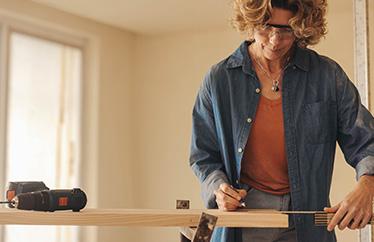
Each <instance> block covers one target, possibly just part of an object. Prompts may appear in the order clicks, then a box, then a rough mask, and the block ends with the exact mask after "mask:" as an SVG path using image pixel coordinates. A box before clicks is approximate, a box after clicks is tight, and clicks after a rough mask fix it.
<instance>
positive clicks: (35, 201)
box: [10, 188, 87, 212]
mask: <svg viewBox="0 0 374 242" xmlns="http://www.w3.org/2000/svg"><path fill="white" fill-rule="evenodd" d="M10 203H11V204H12V205H13V206H14V207H15V208H18V209H22V210H34V211H49V212H54V211H56V210H73V211H74V212H79V211H80V210H81V209H83V208H84V207H85V206H86V204H87V196H86V194H85V193H84V192H83V191H82V190H81V189H79V188H74V189H72V190H63V189H58V190H44V191H37V192H27V193H21V194H18V195H17V196H16V197H14V198H13V199H12V201H11V202H10Z"/></svg>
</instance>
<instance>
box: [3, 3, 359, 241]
mask: <svg viewBox="0 0 374 242" xmlns="http://www.w3.org/2000/svg"><path fill="white" fill-rule="evenodd" d="M329 2H330V6H331V7H330V11H329V35H328V37H327V38H326V40H324V41H322V43H321V44H320V45H319V46H318V47H317V48H316V49H317V50H318V51H319V52H320V53H322V54H325V55H328V56H330V57H332V58H333V59H335V60H337V61H338V62H339V63H340V64H341V65H342V66H343V68H344V69H345V70H346V72H347V73H348V75H349V76H350V77H353V38H352V35H353V30H352V29H353V26H352V18H353V16H352V13H351V8H350V6H351V5H350V2H348V1H338V0H334V1H329ZM347 2H348V4H347ZM0 8H5V9H9V10H13V11H15V12H17V13H22V14H25V15H28V16H34V17H37V18H40V19H44V20H46V21H49V22H55V23H57V24H59V25H62V26H66V27H69V28H73V29H76V30H81V31H84V32H89V33H92V34H93V35H95V36H97V37H98V38H99V39H100V92H99V103H100V105H99V114H100V119H99V121H100V122H99V161H100V163H99V167H98V179H99V180H98V184H99V188H98V198H99V199H98V206H99V207H122V208H128V207H134V208H135V207H136V208H174V207H175V200H176V199H189V200H190V201H191V207H192V208H201V207H202V202H201V199H200V188H199V184H198V182H197V179H196V178H195V177H194V176H193V174H192V172H191V170H190V168H189V166H188V156H189V143H190V132H191V112H192V106H193V103H194V99H195V95H196V92H197V90H198V88H199V86H200V83H201V81H202V78H203V76H204V74H205V72H206V71H207V70H208V68H209V67H210V66H211V65H212V64H214V63H216V62H218V61H219V60H221V59H223V58H225V57H226V56H227V55H229V54H230V53H231V52H232V51H233V50H234V49H236V48H237V46H238V45H239V44H240V42H241V40H242V36H239V35H238V34H237V33H235V32H234V31H232V30H230V29H229V28H226V29H223V30H211V31H207V32H188V33H183V32H181V33H173V34H169V35H160V36H139V35H134V34H131V33H128V32H126V31H124V30H119V29H116V28H111V27H108V26H105V25H102V24H98V23H95V22H92V21H89V20H86V19H83V18H79V17H75V16H72V15H70V14H66V13H63V12H60V11H55V10H52V9H50V8H46V7H42V6H39V5H37V4H33V3H30V2H29V1H24V0H9V1H6V0H0ZM353 186H354V172H353V170H352V169H350V168H349V167H348V166H347V165H346V164H345V163H344V161H343V159H342V157H341V154H340V153H338V155H337V159H336V167H335V173H334V181H333V189H332V202H333V203H336V202H338V201H339V200H340V199H342V198H343V197H344V195H345V193H346V192H348V191H349V190H350V189H352V188H353ZM338 236H339V238H341V240H340V241H342V242H348V241H350V242H351V241H356V232H350V231H345V232H344V233H339V234H338ZM177 237H178V231H177V229H176V228H152V229H150V228H137V229H131V230H128V229H123V228H100V230H99V240H98V241H99V242H110V241H116V242H121V241H139V242H141V241H144V242H145V241H163V242H168V241H170V242H171V241H176V240H177ZM135 238H136V240H134V239H135Z"/></svg>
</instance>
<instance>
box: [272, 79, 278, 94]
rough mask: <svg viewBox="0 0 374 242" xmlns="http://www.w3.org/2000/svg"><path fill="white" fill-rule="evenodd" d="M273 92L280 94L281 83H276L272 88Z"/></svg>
mask: <svg viewBox="0 0 374 242" xmlns="http://www.w3.org/2000/svg"><path fill="white" fill-rule="evenodd" d="M271 90H272V91H273V92H278V91H279V82H278V81H275V82H274V83H273V85H272V87H271Z"/></svg>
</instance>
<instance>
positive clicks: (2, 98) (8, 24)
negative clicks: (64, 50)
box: [0, 9, 100, 242]
mask: <svg viewBox="0 0 374 242" xmlns="http://www.w3.org/2000/svg"><path fill="white" fill-rule="evenodd" d="M12 32H17V33H22V34H27V35H31V36H34V37H37V38H42V39H46V40H50V41H53V42H57V43H60V44H63V45H68V46H72V47H76V48H79V49H81V50H82V85H81V92H82V93H81V97H82V99H81V121H80V130H81V139H80V144H79V145H80V148H81V156H80V160H81V164H80V174H79V176H80V185H81V187H82V188H83V189H84V190H85V192H86V193H87V194H88V195H89V198H90V199H89V201H88V204H87V206H89V207H97V203H98V196H97V194H98V192H97V190H98V144H99V143H98V133H99V132H98V131H99V130H98V127H99V126H98V124H99V122H98V121H99V98H98V97H99V75H100V73H99V65H100V62H99V52H100V49H99V44H100V41H99V38H98V37H97V36H95V35H93V34H91V33H89V32H84V31H81V30H77V29H72V28H67V27H65V26H62V25H58V24H55V23H51V22H48V21H45V20H40V19H37V18H34V17H29V16H25V15H21V14H19V13H15V12H11V11H7V10H3V9H0V182H1V183H2V184H7V181H6V180H5V179H6V178H5V176H6V174H5V173H6V134H7V133H6V130H7V126H6V120H7V116H6V115H7V100H8V96H7V93H8V91H7V90H8V80H9V76H8V68H9V65H8V63H9V62H8V60H9V57H10V56H9V40H10V35H11V33H12ZM83 171H84V172H83ZM5 189H6V187H4V186H3V187H0V194H5ZM4 196H5V195H2V196H1V195H0V197H4ZM3 241H4V226H0V242H3ZM79 241H92V242H96V241H97V228H96V227H95V228H94V227H87V228H86V227H80V228H79Z"/></svg>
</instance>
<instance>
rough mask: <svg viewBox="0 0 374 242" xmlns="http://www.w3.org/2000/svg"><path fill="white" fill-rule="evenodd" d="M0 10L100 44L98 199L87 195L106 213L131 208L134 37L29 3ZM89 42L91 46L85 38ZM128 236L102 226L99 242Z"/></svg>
mask: <svg viewBox="0 0 374 242" xmlns="http://www.w3.org/2000/svg"><path fill="white" fill-rule="evenodd" d="M0 10H3V11H7V12H11V13H14V14H15V15H20V16H27V17H31V18H33V19H37V20H42V21H44V22H45V23H46V24H47V25H52V24H56V25H57V26H60V27H62V28H63V29H66V30H72V31H73V32H77V33H79V32H81V33H82V34H83V33H84V34H83V35H84V36H86V35H87V36H92V37H93V38H97V39H98V44H99V58H98V60H97V61H98V62H99V70H97V71H98V73H99V83H98V85H99V90H98V99H99V100H98V103H99V106H98V107H97V108H98V113H99V119H98V150H97V151H96V152H97V153H98V160H99V164H98V166H97V168H96V169H97V172H98V173H97V174H94V175H95V176H96V177H97V179H98V180H97V184H98V190H97V191H96V194H88V199H89V204H97V206H98V207H109V208H116V207H121V208H125V207H127V208H129V207H133V206H134V204H133V198H134V196H133V190H134V186H133V180H134V177H133V168H132V167H133V164H134V162H133V161H134V159H133V156H132V154H133V153H132V150H133V149H132V145H133V142H132V126H133V125H132V123H131V122H132V116H131V113H132V108H131V107H132V105H131V102H132V100H133V98H132V96H131V95H132V92H131V88H130V86H131V83H132V82H133V80H134V72H133V68H132V67H133V58H134V54H135V53H134V51H133V50H134V48H133V46H134V43H135V42H134V41H135V35H134V34H132V33H130V32H126V31H123V30H120V29H118V28H113V27H110V26H106V25H103V24H99V23H97V22H94V21H90V20H87V19H84V18H80V17H76V16H74V15H71V14H67V13H64V12H62V11H57V10H54V9H51V8H48V7H44V6H41V5H38V4H35V3H33V2H31V1H28V0H0ZM87 41H90V39H89V37H88V39H87ZM86 61H92V60H86ZM90 71H93V72H94V71H96V70H90ZM87 81H88V82H90V81H92V80H87ZM88 122H90V121H88ZM83 128H85V127H83ZM92 152H95V151H92ZM85 166H94V164H92V161H91V160H87V161H86V164H85ZM84 174H86V173H85V172H84ZM41 179H42V178H41ZM83 189H85V187H83ZM96 195H97V197H96ZM93 200H96V201H93ZM90 202H92V203H90ZM129 231H131V229H123V228H121V229H118V228H108V227H101V228H99V230H98V234H97V235H98V241H99V242H110V241H113V242H120V241H134V240H133V237H132V233H131V232H129ZM118 238H120V239H118Z"/></svg>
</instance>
